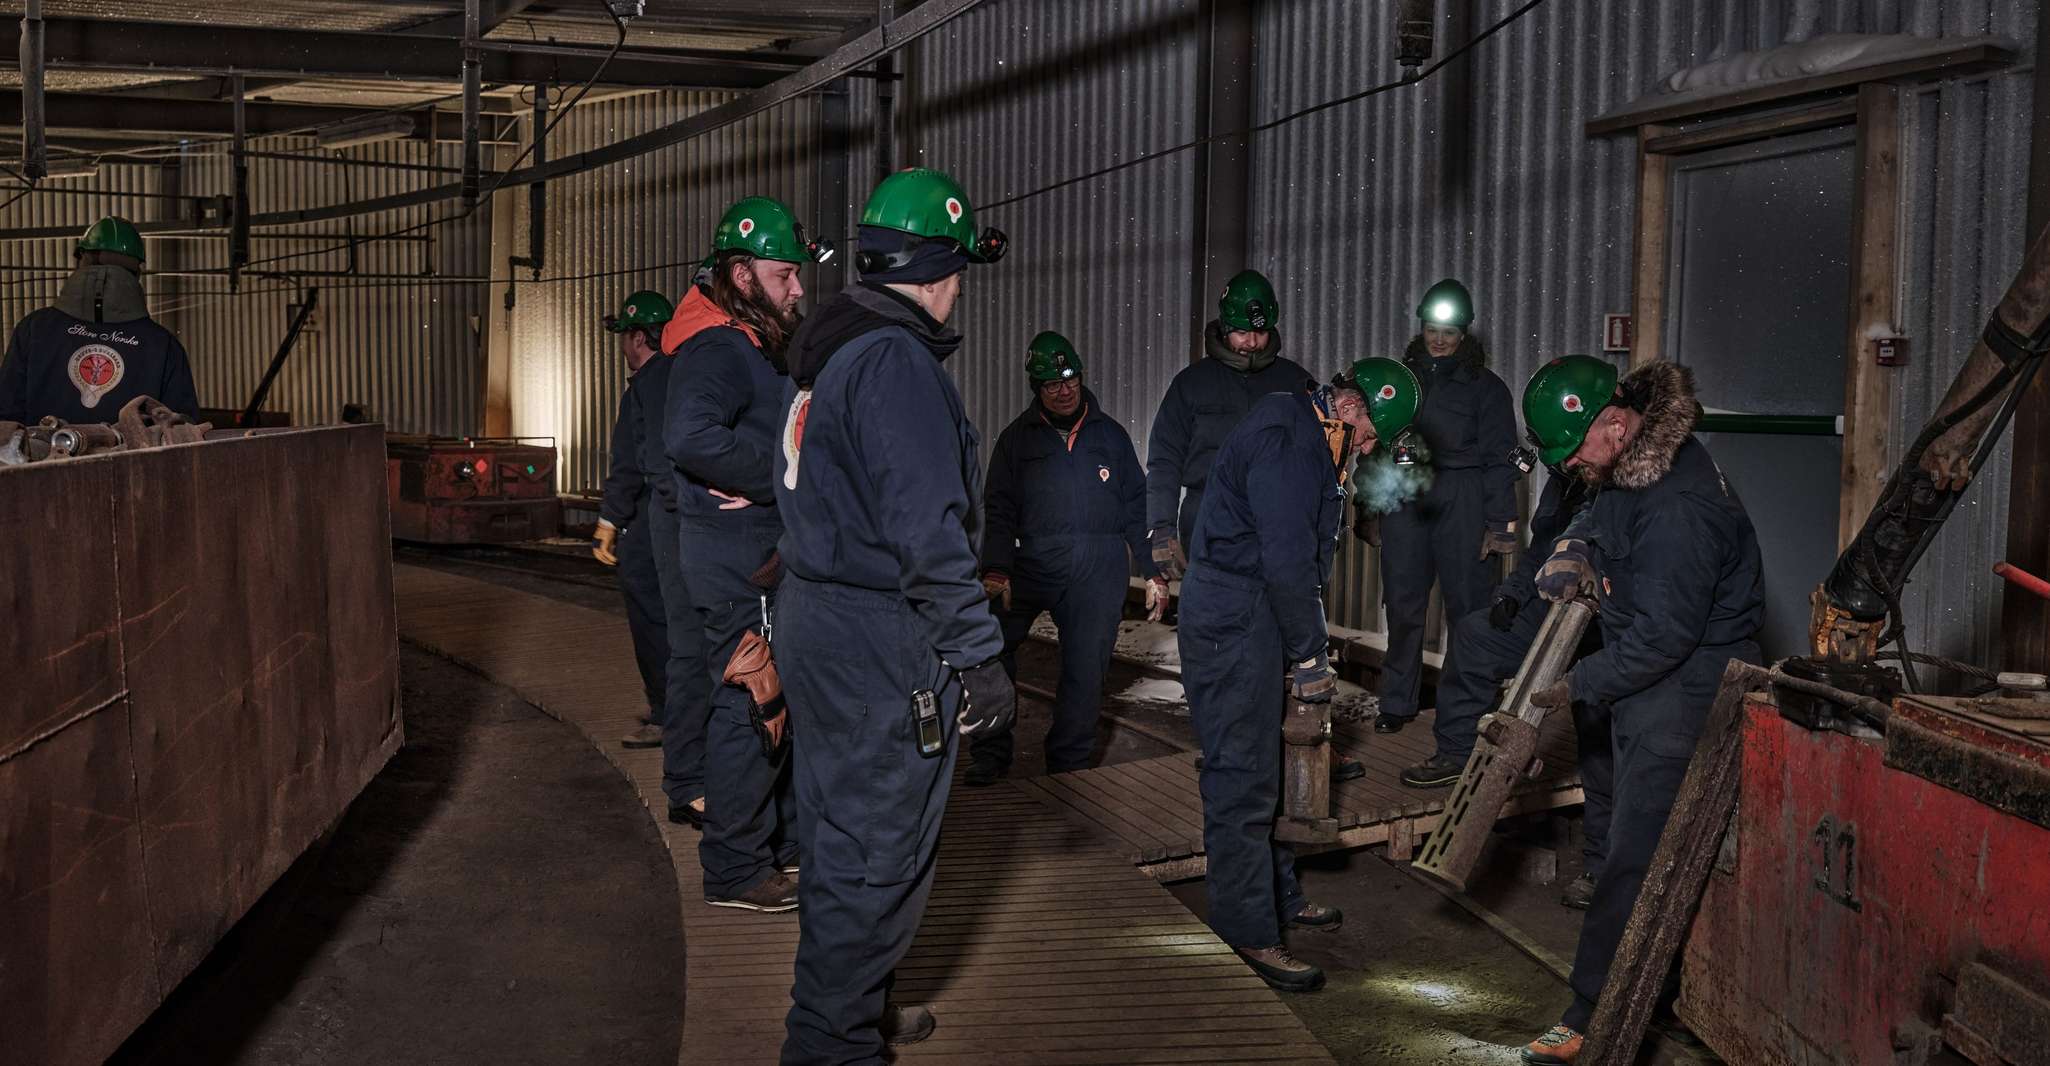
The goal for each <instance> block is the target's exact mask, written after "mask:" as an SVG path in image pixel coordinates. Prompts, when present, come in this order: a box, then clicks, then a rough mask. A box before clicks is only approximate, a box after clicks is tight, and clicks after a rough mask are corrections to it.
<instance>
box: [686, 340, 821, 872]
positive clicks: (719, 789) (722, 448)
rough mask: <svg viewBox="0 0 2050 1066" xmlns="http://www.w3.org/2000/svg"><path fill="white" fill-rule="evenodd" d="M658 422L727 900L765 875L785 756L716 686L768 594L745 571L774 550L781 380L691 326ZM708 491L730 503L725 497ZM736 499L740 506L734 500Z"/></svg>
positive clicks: (710, 859)
mask: <svg viewBox="0 0 2050 1066" xmlns="http://www.w3.org/2000/svg"><path fill="white" fill-rule="evenodd" d="M676 364H677V371H676V373H675V374H673V375H671V376H670V379H669V396H668V405H667V406H668V408H669V417H668V422H667V424H666V425H665V426H664V427H663V437H664V440H665V442H666V445H667V450H668V453H669V459H670V461H671V462H673V463H675V464H676V471H677V512H678V516H679V522H678V525H679V527H680V529H681V536H682V539H681V542H680V543H681V551H682V553H683V560H684V563H683V565H684V570H685V572H686V573H688V574H689V584H690V592H691V598H692V602H693V603H694V604H695V606H696V607H697V609H698V611H699V612H700V613H701V614H702V615H703V617H704V625H705V650H706V652H707V655H708V658H707V660H706V667H707V669H708V670H709V674H708V675H707V677H706V679H705V683H706V684H707V685H709V686H710V691H711V693H712V716H711V720H710V724H709V725H708V726H707V728H706V731H705V826H704V837H703V838H702V839H701V840H700V841H699V843H698V856H699V860H700V862H701V863H702V865H703V866H704V871H705V895H706V896H708V897H716V898H731V897H734V896H739V895H743V894H745V893H746V892H747V891H748V890H750V889H752V888H754V887H755V886H756V885H758V884H760V883H761V882H763V881H765V880H767V879H768V878H769V877H770V876H772V875H774V874H775V873H776V865H777V861H778V857H777V852H778V850H779V849H780V850H782V851H783V852H784V853H785V855H786V856H787V855H792V854H794V853H795V849H794V846H792V845H790V844H783V843H781V841H782V838H783V837H784V836H786V834H784V833H783V832H782V831H781V830H782V828H783V827H782V818H781V813H782V812H781V808H780V807H779V804H778V802H777V794H778V792H779V791H781V790H783V789H784V788H787V787H788V780H789V779H788V774H787V773H786V771H787V769H788V766H789V760H788V759H786V758H784V757H783V755H782V753H778V755H777V757H776V758H775V759H773V760H772V759H770V758H769V757H767V756H765V755H764V754H763V752H762V748H761V742H760V741H759V740H758V739H757V738H756V736H755V730H754V725H753V722H752V720H751V718H750V715H749V711H750V709H751V708H752V707H753V706H754V697H753V696H752V695H750V694H749V692H748V690H747V689H746V688H745V687H743V686H741V685H734V684H728V683H727V682H726V681H725V673H726V664H727V662H728V661H729V660H731V659H732V658H733V653H734V652H735V651H737V650H738V649H739V647H740V641H741V638H742V637H743V636H745V635H746V634H747V633H749V632H750V631H753V632H760V631H761V629H762V626H763V621H764V614H763V611H764V609H765V608H764V604H765V603H766V604H767V605H768V608H770V609H773V606H774V596H775V594H774V592H773V591H772V590H770V589H767V588H764V587H762V586H760V585H757V584H755V583H754V582H753V581H752V580H750V578H752V577H753V576H754V575H755V574H756V572H757V571H759V570H761V569H762V566H763V564H765V563H767V562H768V561H769V557H770V556H772V555H774V554H775V553H776V541H777V539H778V538H779V537H781V536H782V535H783V520H782V517H781V516H780V515H779V514H778V513H777V510H776V497H775V493H774V490H773V489H771V487H770V479H771V478H772V477H773V475H774V470H773V465H774V464H773V459H772V458H771V457H772V455H773V454H774V452H773V450H774V448H775V446H776V440H777V436H778V434H779V433H780V432H781V431H782V424H783V413H784V411H785V409H786V405H785V402H784V395H783V394H784V387H785V385H786V383H787V379H786V378H785V377H784V376H783V375H782V374H780V373H778V372H777V370H776V368H775V366H774V365H773V364H771V363H770V362H769V359H768V356H766V355H764V354H762V351H761V349H759V348H757V347H755V344H754V341H753V340H751V339H750V338H749V337H748V335H747V334H746V333H743V332H741V331H740V330H739V329H737V328H733V327H731V326H715V327H712V328H708V329H702V330H699V331H698V332H697V333H695V334H692V335H691V336H690V338H689V339H688V340H686V341H684V342H683V344H682V346H681V347H679V348H678V349H677V350H676ZM713 490H717V491H719V492H722V493H725V494H726V495H727V496H734V497H739V500H725V499H721V498H719V497H718V496H714V495H713V494H712V491H713ZM742 501H745V503H746V504H747V506H737V504H738V503H740V502H742Z"/></svg>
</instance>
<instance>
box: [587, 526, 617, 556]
mask: <svg viewBox="0 0 2050 1066" xmlns="http://www.w3.org/2000/svg"><path fill="white" fill-rule="evenodd" d="M618 540H619V527H618V526H615V525H613V524H612V523H610V522H607V521H606V520H604V519H602V518H600V519H599V520H598V531H597V532H595V533H593V534H591V558H593V559H596V560H598V561H599V562H601V563H604V564H605V565H606V566H618V565H619V556H617V555H614V554H612V545H613V544H614V543H615V542H617V541H618Z"/></svg>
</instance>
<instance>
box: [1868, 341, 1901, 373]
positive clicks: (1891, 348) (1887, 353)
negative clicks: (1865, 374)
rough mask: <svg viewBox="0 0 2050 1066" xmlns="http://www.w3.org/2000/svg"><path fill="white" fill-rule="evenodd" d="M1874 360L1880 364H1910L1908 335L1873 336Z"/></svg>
mask: <svg viewBox="0 0 2050 1066" xmlns="http://www.w3.org/2000/svg"><path fill="white" fill-rule="evenodd" d="M1871 343H1872V361H1873V362H1875V363H1878V364H1879V365H1880V366H1906V365H1908V339H1907V338H1906V337H1874V338H1872V342H1871Z"/></svg>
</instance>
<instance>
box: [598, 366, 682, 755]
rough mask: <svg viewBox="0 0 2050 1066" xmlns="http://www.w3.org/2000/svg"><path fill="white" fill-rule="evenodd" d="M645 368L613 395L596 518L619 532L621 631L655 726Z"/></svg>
mask: <svg viewBox="0 0 2050 1066" xmlns="http://www.w3.org/2000/svg"><path fill="white" fill-rule="evenodd" d="M660 358H662V357H661V356H659V355H658V356H656V357H655V359H660ZM652 362H654V360H653V359H651V360H649V363H652ZM648 365H649V364H648V363H643V364H641V369H640V370H637V371H635V372H634V373H633V374H632V375H631V376H629V377H628V378H627V379H626V390H625V391H624V392H621V393H620V394H619V416H618V417H617V418H614V419H613V420H612V453H611V456H610V459H609V465H608V466H607V468H606V472H605V485H604V492H603V495H602V496H601V497H600V500H599V503H598V516H599V517H601V518H603V519H604V520H605V521H607V522H610V523H612V527H613V528H614V529H617V530H618V531H619V536H618V539H617V540H616V541H615V542H614V549H613V554H615V555H617V556H618V557H619V591H620V595H621V596H622V597H623V598H624V599H625V600H626V629H627V632H628V633H630V634H632V636H633V644H634V665H635V666H637V667H639V668H640V673H641V688H642V689H643V690H644V691H645V692H646V694H647V698H648V718H649V720H650V721H652V722H654V723H655V724H656V725H658V726H659V725H661V724H662V723H663V722H664V721H665V720H667V718H668V714H667V710H666V708H665V706H664V704H665V702H666V701H667V699H668V692H669V688H668V681H667V676H668V668H669V631H668V628H667V625H666V622H665V618H664V616H663V613H662V577H661V574H660V572H659V571H657V570H656V568H655V545H654V538H653V537H651V536H650V535H649V530H648V521H647V519H648V518H649V516H648V511H649V510H650V508H651V502H650V499H649V497H650V495H651V494H652V491H653V490H652V489H651V488H650V487H649V485H648V478H647V476H646V475H645V474H642V473H641V399H642V397H641V394H640V390H639V389H638V388H636V386H637V385H639V384H640V381H641V375H642V373H643V372H644V371H646V370H647V368H648Z"/></svg>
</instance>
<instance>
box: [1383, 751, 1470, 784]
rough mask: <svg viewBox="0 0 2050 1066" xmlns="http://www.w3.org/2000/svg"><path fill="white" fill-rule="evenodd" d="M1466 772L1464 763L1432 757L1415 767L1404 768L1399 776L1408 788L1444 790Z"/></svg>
mask: <svg viewBox="0 0 2050 1066" xmlns="http://www.w3.org/2000/svg"><path fill="white" fill-rule="evenodd" d="M1465 772H1466V763H1464V762H1453V761H1452V760H1451V759H1448V758H1446V757H1445V756H1443V755H1433V756H1431V757H1430V758H1428V759H1425V760H1424V761H1423V762H1420V763H1418V764H1416V765H1415V766H1405V767H1403V768H1402V773H1401V774H1400V775H1399V776H1400V777H1401V779H1402V783H1403V784H1405V785H1408V786H1409V787H1410V788H1444V787H1446V786H1447V785H1450V784H1452V783H1453V782H1456V781H1458V780H1459V775H1460V774H1462V773H1465Z"/></svg>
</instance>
